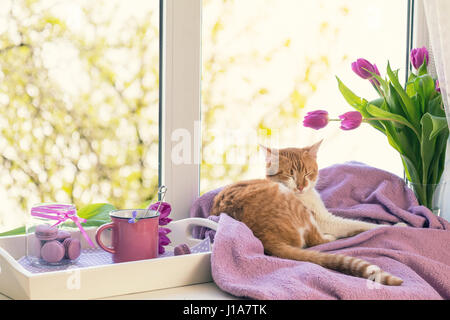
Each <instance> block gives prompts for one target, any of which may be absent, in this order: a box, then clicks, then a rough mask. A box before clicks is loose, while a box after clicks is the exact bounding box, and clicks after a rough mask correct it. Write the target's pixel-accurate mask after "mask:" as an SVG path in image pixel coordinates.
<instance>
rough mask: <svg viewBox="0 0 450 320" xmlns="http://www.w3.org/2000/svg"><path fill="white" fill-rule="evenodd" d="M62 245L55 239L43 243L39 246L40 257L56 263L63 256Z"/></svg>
mask: <svg viewBox="0 0 450 320" xmlns="http://www.w3.org/2000/svg"><path fill="white" fill-rule="evenodd" d="M64 253H65V250H64V246H63V245H62V244H61V242H59V241H57V240H52V241H48V242H46V243H44V245H43V246H42V248H41V258H42V259H44V260H45V261H47V262H48V263H57V262H60V261H61V260H62V259H63V258H64Z"/></svg>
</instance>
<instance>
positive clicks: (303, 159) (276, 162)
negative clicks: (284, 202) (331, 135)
mask: <svg viewBox="0 0 450 320" xmlns="http://www.w3.org/2000/svg"><path fill="white" fill-rule="evenodd" d="M321 143H322V141H320V142H318V143H316V144H313V145H312V146H309V147H305V148H286V149H274V148H267V147H264V146H261V147H262V148H263V149H264V151H265V155H266V177H267V179H269V180H272V181H275V182H280V183H282V184H284V185H285V186H286V187H288V188H289V189H291V190H292V191H294V192H295V193H300V194H301V193H304V192H306V191H308V190H309V189H311V188H314V186H315V185H316V182H317V178H318V176H319V168H318V166H317V152H318V150H319V146H320V144H321Z"/></svg>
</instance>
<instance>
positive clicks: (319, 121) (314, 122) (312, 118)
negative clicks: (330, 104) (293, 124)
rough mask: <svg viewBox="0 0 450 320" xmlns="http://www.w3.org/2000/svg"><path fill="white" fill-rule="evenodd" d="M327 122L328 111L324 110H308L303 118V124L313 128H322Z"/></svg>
mask: <svg viewBox="0 0 450 320" xmlns="http://www.w3.org/2000/svg"><path fill="white" fill-rule="evenodd" d="M327 124H328V112H326V111H325V110H316V111H312V112H308V113H307V114H306V116H305V118H304V119H303V126H304V127H309V128H313V129H315V130H319V129H322V128H324V127H326V126H327Z"/></svg>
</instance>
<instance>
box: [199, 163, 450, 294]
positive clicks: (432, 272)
mask: <svg viewBox="0 0 450 320" xmlns="http://www.w3.org/2000/svg"><path fill="white" fill-rule="evenodd" d="M317 190H318V191H319V192H320V194H321V196H322V199H323V200H324V202H325V205H326V206H327V208H328V209H329V210H330V211H331V212H333V213H334V214H336V215H339V216H342V217H348V218H353V219H363V220H366V221H372V222H377V223H383V224H393V223H396V222H400V221H403V222H405V223H407V224H408V225H409V226H411V227H385V228H379V229H375V230H371V231H366V232H363V233H361V234H359V235H357V236H354V237H351V238H346V239H340V240H337V241H333V242H330V243H327V244H323V245H320V246H316V247H313V248H311V249H314V250H319V251H323V252H330V253H342V254H347V255H350V256H354V257H359V258H362V259H365V260H367V261H369V262H371V263H373V264H376V265H378V266H380V267H381V268H383V269H384V270H386V271H387V272H390V273H392V274H394V275H396V276H399V277H401V278H402V279H403V280H404V283H403V284H402V285H401V286H398V287H393V286H384V285H380V284H377V283H374V282H371V281H368V280H366V279H362V278H356V277H352V276H348V275H345V274H341V273H338V272H336V271H332V270H328V269H326V268H323V267H320V266H318V265H316V264H312V263H308V262H300V261H293V260H287V259H281V258H277V257H271V256H267V255H264V252H263V246H262V244H261V242H260V241H259V240H258V239H257V238H256V237H254V235H253V233H252V231H251V230H250V229H248V228H247V226H246V225H244V224H243V223H241V222H239V221H236V220H234V219H232V218H231V217H229V216H228V215H227V214H226V213H222V214H221V215H220V219H219V218H218V217H210V218H211V219H214V220H216V221H217V220H219V226H218V230H217V232H216V233H215V235H214V234H213V233H212V231H208V230H207V229H204V228H202V229H197V230H196V231H195V232H196V235H197V236H199V237H202V236H204V235H205V233H208V232H209V235H210V236H213V235H214V247H213V252H212V258H211V264H212V275H213V279H214V281H215V283H216V284H217V285H218V286H219V287H220V288H221V289H222V290H224V291H226V292H229V293H231V294H233V295H235V296H238V297H247V298H253V299H450V223H448V222H447V221H446V220H444V219H442V218H438V217H436V216H434V215H433V214H432V213H431V212H430V211H429V210H428V209H426V208H424V207H421V206H418V204H417V200H416V198H415V197H414V194H413V193H412V192H411V191H410V190H409V189H408V188H407V187H406V186H405V184H404V182H403V181H402V179H400V178H399V177H397V176H395V175H392V174H390V173H388V172H385V171H382V170H379V169H376V168H372V167H368V166H366V165H363V164H361V163H355V162H351V163H345V164H340V165H334V166H331V167H328V168H325V169H322V170H321V171H320V178H319V181H318V184H317ZM218 192H219V190H214V191H211V192H209V193H207V194H205V195H203V196H202V197H200V198H199V199H198V200H197V201H196V202H195V203H194V205H193V206H192V209H191V216H196V217H207V216H208V215H209V210H210V208H211V205H212V199H213V198H214V196H215V195H216V194H217V193H218Z"/></svg>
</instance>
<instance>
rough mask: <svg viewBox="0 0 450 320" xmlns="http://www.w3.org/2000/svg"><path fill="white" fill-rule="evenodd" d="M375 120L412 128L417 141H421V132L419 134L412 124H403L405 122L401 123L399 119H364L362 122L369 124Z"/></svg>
mask: <svg viewBox="0 0 450 320" xmlns="http://www.w3.org/2000/svg"><path fill="white" fill-rule="evenodd" d="M373 120H376V121H392V122H397V123H401V124H403V125H405V126H407V127H408V128H410V129H411V130H412V131H414V133H415V134H416V136H417V139H419V141H420V135H419V132H417V130H416V129H415V128H414V127H413V126H412V125H411V124H410V123H407V122H403V121H400V120H397V119H391V118H364V119H363V120H362V121H364V122H368V121H373Z"/></svg>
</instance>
